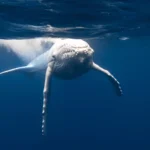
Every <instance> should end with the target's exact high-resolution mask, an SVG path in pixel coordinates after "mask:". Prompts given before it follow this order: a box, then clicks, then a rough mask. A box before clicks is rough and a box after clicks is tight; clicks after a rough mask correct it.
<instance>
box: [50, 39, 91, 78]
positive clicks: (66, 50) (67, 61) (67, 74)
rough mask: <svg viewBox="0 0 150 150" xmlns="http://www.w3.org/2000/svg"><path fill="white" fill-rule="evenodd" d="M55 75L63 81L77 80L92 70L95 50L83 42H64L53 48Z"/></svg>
mask: <svg viewBox="0 0 150 150" xmlns="http://www.w3.org/2000/svg"><path fill="white" fill-rule="evenodd" d="M52 51H53V52H52V55H53V58H54V61H55V63H54V65H53V74H54V75H55V76H57V77H59V78H62V79H73V78H76V77H78V76H80V75H82V74H84V73H86V72H87V71H89V69H90V68H91V64H92V57H93V52H94V51H93V49H92V48H91V47H90V46H89V45H88V44H87V43H86V42H85V41H82V40H72V39H68V40H63V41H61V42H60V43H56V45H54V46H53V48H52Z"/></svg>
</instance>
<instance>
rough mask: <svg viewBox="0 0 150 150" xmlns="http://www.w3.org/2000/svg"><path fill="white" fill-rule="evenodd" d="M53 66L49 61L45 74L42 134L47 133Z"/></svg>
mask: <svg viewBox="0 0 150 150" xmlns="http://www.w3.org/2000/svg"><path fill="white" fill-rule="evenodd" d="M52 68H53V63H49V64H48V66H47V69H46V74H45V83H44V90H43V108H42V135H45V134H46V122H47V114H48V112H47V111H48V99H49V97H50V92H51V78H52V72H53V69H52Z"/></svg>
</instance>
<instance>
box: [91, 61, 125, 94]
mask: <svg viewBox="0 0 150 150" xmlns="http://www.w3.org/2000/svg"><path fill="white" fill-rule="evenodd" d="M92 68H93V69H95V70H97V71H100V72H102V73H103V74H104V75H106V76H107V78H108V79H109V80H110V82H111V83H112V85H113V87H114V88H115V91H116V93H117V95H118V96H121V95H122V94H123V92H122V89H121V86H120V83H119V82H118V80H117V79H116V78H115V77H114V76H113V75H112V74H111V73H110V72H109V71H108V70H106V69H104V68H102V67H100V66H99V65H97V64H95V63H94V62H93V64H92Z"/></svg>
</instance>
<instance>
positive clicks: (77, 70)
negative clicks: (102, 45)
mask: <svg viewBox="0 0 150 150" xmlns="http://www.w3.org/2000/svg"><path fill="white" fill-rule="evenodd" d="M93 53H94V50H93V49H92V48H91V47H90V46H89V44H88V43H87V42H85V41H83V40H80V39H64V40H59V41H57V42H56V43H55V44H54V45H53V46H52V47H51V49H50V50H48V51H47V52H45V53H43V54H41V55H40V56H38V57H37V58H35V59H34V60H32V61H31V62H30V63H29V64H28V65H27V66H23V67H18V68H14V69H10V70H7V71H4V72H1V73H0V75H1V74H5V73H9V72H14V71H20V72H21V71H26V72H36V71H40V70H46V72H45V82H44V90H43V109H42V134H43V135H45V133H46V121H47V119H46V117H47V114H48V112H47V110H48V100H49V99H50V91H51V79H52V77H53V76H56V77H58V78H61V79H65V80H70V79H74V78H76V77H79V76H81V75H83V74H84V73H86V72H88V71H89V70H91V69H94V70H97V71H98V72H101V73H103V74H104V75H105V76H106V77H107V78H108V80H109V81H110V82H111V84H112V85H113V87H114V89H115V91H116V93H117V95H118V96H121V95H122V90H121V87H120V84H119V82H118V81H117V79H116V78H115V77H114V76H113V75H112V74H111V73H110V72H109V71H108V70H106V69H103V68H102V67H100V66H99V65H97V64H96V63H94V62H93Z"/></svg>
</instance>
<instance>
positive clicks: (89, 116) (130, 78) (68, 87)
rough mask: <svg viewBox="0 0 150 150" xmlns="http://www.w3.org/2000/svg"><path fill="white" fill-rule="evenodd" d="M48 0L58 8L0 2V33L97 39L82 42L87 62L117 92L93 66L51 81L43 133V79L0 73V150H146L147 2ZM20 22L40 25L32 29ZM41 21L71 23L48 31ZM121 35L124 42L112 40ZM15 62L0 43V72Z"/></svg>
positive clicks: (149, 117)
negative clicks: (87, 48)
mask: <svg viewBox="0 0 150 150" xmlns="http://www.w3.org/2000/svg"><path fill="white" fill-rule="evenodd" d="M23 2H24V3H23ZM29 2H30V3H29ZM51 2H53V4H54V5H53V6H55V7H52V8H53V9H54V8H55V9H54V10H57V11H58V12H59V13H58V14H57V13H56V14H55V11H52V12H51V11H48V10H49V9H50V8H51V7H50V6H51V5H50V3H48V1H46V0H40V1H36V3H35V1H34V0H30V1H22V2H21V1H20V2H19V1H17V0H14V1H13V2H11V1H8V0H5V1H1V2H0V21H1V24H0V27H1V35H0V37H1V38H24V37H26V38H27V37H28V38H29V37H37V36H54V37H76V38H79V37H80V38H102V37H103V38H104V39H89V40H88V42H89V44H90V45H91V47H93V49H94V50H95V54H94V60H95V62H96V63H98V64H100V65H101V66H102V67H104V68H106V69H108V70H109V71H110V72H111V73H113V74H114V76H115V77H116V78H117V79H118V80H119V81H120V83H121V85H122V89H123V93H124V95H123V96H122V97H117V96H116V95H115V93H114V91H113V89H112V87H111V84H110V83H109V81H107V79H106V78H105V77H103V76H102V75H101V74H100V73H98V72H94V71H90V72H89V73H87V74H85V75H84V76H82V77H80V78H78V79H75V80H71V81H63V80H58V79H53V83H52V97H51V101H50V104H49V114H48V133H47V136H46V137H43V136H41V109H42V91H43V82H44V77H42V76H35V77H33V76H30V75H29V76H28V75H24V74H18V73H12V74H7V75H5V76H1V77H0V149H2V150H10V149H11V150H49V149H51V150H60V149H61V150H84V149H86V150H110V149H111V150H149V149H150V94H149V85H150V78H149V77H150V71H149V68H150V67H149V58H150V50H149V49H150V42H149V33H150V32H149V31H150V30H149V14H150V13H149V7H148V6H149V1H147V0H145V1H140V0H135V1H134V2H133V1H132V2H131V1H129V0H128V1H123V0H121V1H120V2H118V1H115V0H109V1H107V2H108V4H109V5H108V4H107V5H106V4H105V3H104V1H101V2H100V1H92V2H89V1H86V2H84V1H82V2H83V4H82V5H81V4H80V3H79V2H77V1H73V0H72V1H70V2H69V1H66V0H64V1H58V2H57V3H56V4H55V3H54V1H51ZM74 3H76V5H75V4H74ZM48 4H49V5H48ZM85 4H87V5H85ZM92 4H93V5H92ZM112 4H113V5H112ZM75 6H76V7H75ZM79 6H80V7H81V8H80V7H79ZM90 6H93V7H90ZM106 6H107V7H106ZM114 6H115V7H114ZM20 7H21V8H20ZM83 7H84V8H86V9H83ZM140 7H141V9H139V8H140ZM14 8H15V9H14ZM27 8H28V9H27ZM48 8H49V9H48ZM68 8H70V9H68ZM79 8H80V9H79ZM120 8H121V9H120ZM74 9H77V10H76V11H75V10H74ZM79 10H80V11H79ZM94 10H95V13H94V12H93V11H94ZM33 12H34V13H33ZM50 12H51V13H52V14H51V13H50ZM71 12H72V13H71ZM77 12H78V14H75V13H77ZM102 12H103V13H102ZM107 13H110V15H108V14H107ZM46 14H47V16H46V17H44V16H45V15H46ZM90 14H91V15H90ZM89 15H90V16H91V17H89ZM103 15H104V16H103ZM87 16H88V17H87ZM24 17H25V19H24ZM67 17H68V18H67ZM114 19H115V20H114ZM14 23H15V24H14ZM75 23H76V24H75ZM23 25H25V26H23ZM27 25H34V26H40V28H36V31H35V28H28V27H29V26H27ZM47 25H52V26H53V27H57V28H59V29H63V28H68V27H72V28H71V29H69V31H64V30H61V31H58V30H57V32H55V31H56V30H54V31H53V30H51V31H49V32H48V31H47V30H43V29H45V27H46V26H47ZM96 25H97V26H96ZM101 25H103V26H102V27H103V28H101ZM77 26H82V27H84V29H83V28H82V29H77V28H75V27H77ZM33 29H34V30H33ZM55 29H56V28H55ZM102 31H104V32H102ZM114 33H115V34H114ZM110 35H111V37H112V38H109V37H110ZM122 36H125V37H128V38H129V40H119V38H120V37H122ZM19 65H21V62H20V60H19V59H18V58H17V57H16V56H15V55H14V54H13V53H11V52H9V53H8V52H7V51H6V49H3V48H1V49H0V70H1V71H2V70H5V69H10V68H13V67H16V66H19Z"/></svg>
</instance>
